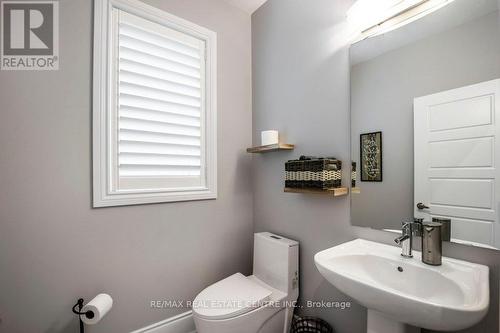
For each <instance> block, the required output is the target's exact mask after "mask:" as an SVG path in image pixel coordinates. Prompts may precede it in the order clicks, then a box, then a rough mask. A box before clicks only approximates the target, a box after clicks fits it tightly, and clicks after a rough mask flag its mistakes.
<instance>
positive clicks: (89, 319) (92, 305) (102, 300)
mask: <svg viewBox="0 0 500 333" xmlns="http://www.w3.org/2000/svg"><path fill="white" fill-rule="evenodd" d="M112 306H113V299H112V298H111V296H109V295H108V294H99V295H97V296H96V297H94V299H92V300H91V301H90V302H88V303H87V304H85V305H84V306H83V309H82V311H83V312H87V311H92V313H93V316H92V314H90V315H89V314H85V315H82V316H81V318H82V321H83V322H84V323H85V324H87V325H94V324H97V323H98V322H99V321H100V320H101V319H102V317H104V316H105V315H106V313H108V312H109V310H111V307H112Z"/></svg>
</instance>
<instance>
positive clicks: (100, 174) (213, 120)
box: [93, 0, 217, 207]
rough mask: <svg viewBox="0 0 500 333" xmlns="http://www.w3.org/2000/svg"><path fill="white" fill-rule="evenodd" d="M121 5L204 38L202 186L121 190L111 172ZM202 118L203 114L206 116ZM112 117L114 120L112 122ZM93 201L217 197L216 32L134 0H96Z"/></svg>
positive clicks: (97, 204) (115, 203)
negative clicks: (115, 13)
mask: <svg viewBox="0 0 500 333" xmlns="http://www.w3.org/2000/svg"><path fill="white" fill-rule="evenodd" d="M115 8H117V9H120V10H122V11H125V12H128V13H130V14H133V15H136V16H139V17H141V18H144V19H147V20H149V21H152V22H155V23H158V24H161V25H164V26H167V27H169V28H171V29H174V30H177V31H180V32H182V33H186V34H188V35H191V36H194V37H196V38H199V39H201V40H203V41H204V42H205V45H206V50H205V57H206V60H205V66H206V67H205V74H206V75H205V82H204V83H205V85H204V87H203V88H204V89H205V103H204V112H202V113H203V115H204V121H203V123H202V133H203V134H202V149H204V156H205V159H204V163H202V166H201V167H202V172H201V173H202V175H204V184H203V186H197V187H186V188H171V189H168V188H167V189H157V190H149V189H141V190H133V191H132V190H126V191H120V190H118V189H116V186H115V185H113V183H116V182H115V181H114V180H113V179H112V178H113V176H114V175H116V174H117V172H118V170H113V168H116V156H115V155H116V149H117V144H118V142H117V139H116V134H114V131H113V128H116V121H115V120H114V119H112V117H113V114H115V112H111V111H112V110H113V109H112V108H113V107H115V106H114V105H115V101H114V99H115V97H116V96H114V95H115V94H114V91H115V90H114V88H113V87H114V86H116V84H115V83H114V82H113V78H114V77H116V75H115V74H113V71H114V68H113V67H114V65H115V64H116V61H115V62H113V59H112V52H111V51H110V50H112V48H113V47H114V44H113V43H115V39H116V38H113V36H115V34H116V30H115V28H116V26H115V25H114V24H113V17H112V15H113V9H115ZM202 118H203V117H202ZM113 122H114V123H113ZM93 185H94V188H93V203H94V207H106V206H121V205H135V204H148V203H159V202H175V201H190V200H206V199H216V198H217V34H216V33H215V32H213V31H210V30H208V29H206V28H203V27H200V26H198V25H196V24H194V23H191V22H189V21H186V20H184V19H181V18H179V17H176V16H174V15H171V14H169V13H167V12H164V11H162V10H160V9H158V8H155V7H152V6H149V5H146V4H144V3H143V2H140V1H136V0H95V1H94V70H93Z"/></svg>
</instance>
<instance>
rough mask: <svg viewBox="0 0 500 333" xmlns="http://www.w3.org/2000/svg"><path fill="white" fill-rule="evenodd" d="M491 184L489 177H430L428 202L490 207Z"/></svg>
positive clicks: (491, 204) (491, 197)
mask: <svg viewBox="0 0 500 333" xmlns="http://www.w3.org/2000/svg"><path fill="white" fill-rule="evenodd" d="M493 185H494V184H493V180H491V179H489V180H483V179H430V194H431V196H430V204H431V205H435V204H438V205H448V206H461V207H466V208H488V209H491V208H492V206H493V203H492V201H493Z"/></svg>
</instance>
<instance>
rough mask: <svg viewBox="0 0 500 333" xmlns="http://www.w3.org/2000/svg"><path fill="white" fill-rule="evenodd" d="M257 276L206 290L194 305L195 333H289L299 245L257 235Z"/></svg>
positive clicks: (228, 280)
mask: <svg viewBox="0 0 500 333" xmlns="http://www.w3.org/2000/svg"><path fill="white" fill-rule="evenodd" d="M253 252H254V256H253V275H251V276H248V277H245V276H244V275H243V274H241V273H236V274H234V275H231V276H230V277H228V278H225V279H224V280H221V281H219V282H216V283H214V284H213V285H211V286H209V287H207V288H205V289H204V290H203V291H202V292H200V293H199V294H198V296H196V298H195V300H194V302H193V316H194V321H195V324H196V332H197V333H288V331H289V329H290V323H291V320H292V316H293V309H294V308H293V307H294V305H295V302H296V301H297V297H298V296H299V278H298V276H299V243H298V242H296V241H294V240H290V239H286V238H284V237H281V236H278V235H274V234H271V233H269V232H261V233H256V234H255V235H254V251H253Z"/></svg>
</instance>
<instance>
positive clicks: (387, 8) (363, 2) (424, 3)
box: [347, 0, 455, 44]
mask: <svg viewBox="0 0 500 333" xmlns="http://www.w3.org/2000/svg"><path fill="white" fill-rule="evenodd" d="M453 1H455V0H358V1H356V2H355V3H354V5H352V7H351V8H350V9H349V10H348V11H347V21H348V22H349V24H351V25H352V27H353V29H354V30H355V31H356V33H357V35H356V37H355V38H354V40H353V42H352V43H353V44H354V43H356V42H358V41H360V40H363V39H366V38H369V37H373V36H376V35H380V34H383V33H386V32H389V31H391V30H394V29H397V28H399V27H402V26H404V25H406V24H408V23H410V22H413V21H415V20H417V19H419V18H421V17H424V16H426V15H428V14H430V13H432V12H434V11H436V10H438V9H439V8H442V7H444V6H446V5H448V4H450V3H452V2H453Z"/></svg>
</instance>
